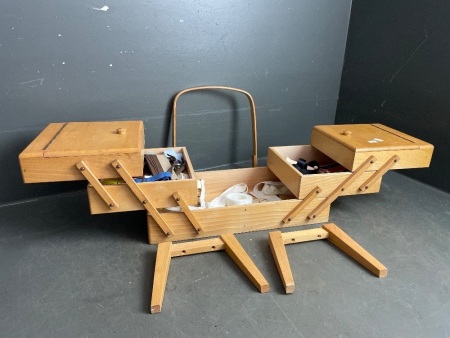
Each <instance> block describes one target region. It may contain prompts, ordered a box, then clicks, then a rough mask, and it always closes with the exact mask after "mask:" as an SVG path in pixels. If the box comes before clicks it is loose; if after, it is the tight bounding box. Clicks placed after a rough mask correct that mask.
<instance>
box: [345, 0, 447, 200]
mask: <svg viewBox="0 0 450 338" xmlns="http://www.w3.org/2000/svg"><path fill="white" fill-rule="evenodd" d="M449 17H450V2H448V1H439V0H431V1H419V0H414V1H411V0H400V1H388V0H381V1H370V2H368V1H355V2H354V3H353V6H352V14H351V20H350V27H349V34H348V40H347V49H346V56H345V64H344V71H343V74H342V83H341V90H340V94H339V104H338V110H337V114H336V122H337V123H358V122H359V123H369V122H381V123H383V124H386V125H389V126H391V127H393V128H396V129H399V130H401V131H404V132H406V133H409V134H411V135H414V136H416V137H418V138H421V139H423V140H425V141H428V142H430V143H432V144H433V145H434V146H435V153H434V155H433V159H432V162H431V167H430V168H429V169H417V170H405V171H401V172H402V173H404V174H406V175H409V176H412V177H414V178H416V179H419V180H421V181H423V182H425V183H428V184H431V185H434V186H436V187H438V188H440V189H442V190H446V191H449V192H450V180H449V179H448V169H449V168H450V158H449V156H448V155H449V152H450V146H449V145H450V108H449V107H450V95H449V93H450V76H449V75H450V62H449V60H450V39H449V32H450V21H449Z"/></svg>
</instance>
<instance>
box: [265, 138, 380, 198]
mask: <svg viewBox="0 0 450 338" xmlns="http://www.w3.org/2000/svg"><path fill="white" fill-rule="evenodd" d="M286 157H289V158H291V159H298V158H305V159H307V160H308V161H310V160H317V161H319V163H320V164H321V165H325V164H330V163H334V161H333V160H331V159H330V158H328V157H327V156H325V155H324V154H322V153H320V152H319V151H318V150H315V149H314V148H312V147H311V146H305V145H300V146H286V147H270V148H269V150H268V158H267V165H268V167H269V169H270V170H271V171H272V172H273V173H274V174H275V175H276V176H277V177H278V178H279V179H280V180H281V181H282V182H283V184H284V185H285V186H286V187H287V188H288V189H289V190H290V191H291V192H292V193H293V194H294V195H295V196H296V197H297V198H299V199H304V198H305V197H306V196H307V195H308V194H309V193H310V192H311V190H313V189H314V188H315V187H316V186H319V187H320V188H321V192H320V193H319V194H318V196H317V197H327V196H328V195H330V194H331V193H332V192H333V191H334V190H335V189H336V188H337V187H338V186H339V185H340V184H341V183H342V182H344V181H345V180H346V179H347V178H348V177H349V176H350V175H351V174H352V173H351V172H337V173H323V174H312V175H303V174H302V173H300V172H299V171H298V170H297V169H295V168H294V167H293V166H292V164H289V163H288V162H287V161H286ZM371 176H372V173H371V172H365V173H363V174H362V175H361V176H360V177H358V178H357V180H355V181H354V182H353V183H352V184H351V185H350V186H349V187H347V189H346V190H345V191H344V192H342V194H341V196H347V195H357V194H361V193H377V192H379V191H380V186H381V179H380V180H377V181H376V182H374V184H373V185H371V187H370V188H369V189H365V190H360V189H359V187H360V186H361V185H362V184H363V183H364V182H365V181H366V180H367V179H369V177H371Z"/></svg>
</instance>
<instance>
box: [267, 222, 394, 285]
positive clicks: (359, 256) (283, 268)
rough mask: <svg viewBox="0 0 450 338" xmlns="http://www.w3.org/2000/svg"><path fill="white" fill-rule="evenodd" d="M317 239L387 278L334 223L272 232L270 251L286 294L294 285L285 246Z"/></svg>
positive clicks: (372, 258)
mask: <svg viewBox="0 0 450 338" xmlns="http://www.w3.org/2000/svg"><path fill="white" fill-rule="evenodd" d="M319 239H327V240H328V241H329V242H330V243H332V244H334V245H335V246H336V247H337V248H339V249H340V250H342V251H343V252H345V253H346V254H347V255H349V256H350V257H351V258H353V259H354V260H355V261H357V262H358V263H359V264H361V265H362V266H364V267H365V268H366V269H368V270H369V271H370V272H372V273H373V274H374V275H375V276H377V277H380V278H381V277H386V276H387V268H386V267H385V266H384V265H383V264H381V263H380V262H379V261H378V260H377V259H376V258H375V257H373V256H372V255H371V254H370V253H368V252H367V251H366V250H365V249H364V248H363V247H362V246H360V245H359V244H358V243H356V242H355V241H354V240H353V239H352V238H351V237H350V236H349V235H347V234H346V233H345V232H344V231H342V229H340V228H339V227H338V226H337V225H336V224H334V223H330V224H325V225H324V226H322V228H317V229H310V230H301V231H292V232H285V233H281V232H280V231H273V232H271V233H269V245H270V250H271V251H272V254H273V258H274V259H275V263H276V265H277V268H278V272H279V273H280V277H281V281H282V282H283V285H284V288H285V290H286V293H292V292H294V290H295V284H294V277H293V276H292V271H291V267H290V264H289V259H288V256H287V252H286V247H285V245H287V244H294V243H301V242H308V241H314V240H319Z"/></svg>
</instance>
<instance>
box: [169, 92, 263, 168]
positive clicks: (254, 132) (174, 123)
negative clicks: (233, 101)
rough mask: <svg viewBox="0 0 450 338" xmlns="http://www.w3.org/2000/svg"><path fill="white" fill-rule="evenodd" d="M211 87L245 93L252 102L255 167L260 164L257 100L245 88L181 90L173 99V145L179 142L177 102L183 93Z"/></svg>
mask: <svg viewBox="0 0 450 338" xmlns="http://www.w3.org/2000/svg"><path fill="white" fill-rule="evenodd" d="M210 89H219V90H230V91H234V92H238V93H241V94H244V95H245V96H247V98H248V102H249V104H250V113H251V119H252V138H253V155H252V165H253V167H257V166H258V143H257V135H256V108H255V102H254V101H253V98H252V96H251V95H250V93H248V92H246V91H245V90H242V89H238V88H233V87H224V86H202V87H192V88H187V89H184V90H182V91H181V92H179V93H178V94H177V95H175V98H174V100H173V109H172V147H176V143H177V102H178V99H179V97H180V96H181V95H183V94H185V93H188V92H192V91H197V90H210Z"/></svg>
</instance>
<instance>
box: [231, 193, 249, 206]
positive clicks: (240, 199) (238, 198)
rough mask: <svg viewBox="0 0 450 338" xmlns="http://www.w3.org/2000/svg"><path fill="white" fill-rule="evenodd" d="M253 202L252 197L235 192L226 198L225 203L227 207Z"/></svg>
mask: <svg viewBox="0 0 450 338" xmlns="http://www.w3.org/2000/svg"><path fill="white" fill-rule="evenodd" d="M252 202H253V198H252V196H250V195H249V194H246V193H243V192H233V193H230V194H228V195H226V196H225V203H226V205H227V206H230V205H245V204H252Z"/></svg>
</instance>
